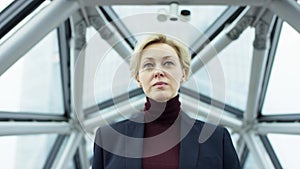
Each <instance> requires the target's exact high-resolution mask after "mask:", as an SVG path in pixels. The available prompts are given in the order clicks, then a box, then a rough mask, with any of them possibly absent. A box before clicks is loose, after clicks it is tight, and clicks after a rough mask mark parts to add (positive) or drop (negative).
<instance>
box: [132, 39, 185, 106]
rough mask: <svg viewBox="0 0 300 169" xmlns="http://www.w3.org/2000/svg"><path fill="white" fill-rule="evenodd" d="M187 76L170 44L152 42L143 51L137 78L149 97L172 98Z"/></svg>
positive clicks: (164, 100)
mask: <svg viewBox="0 0 300 169" xmlns="http://www.w3.org/2000/svg"><path fill="white" fill-rule="evenodd" d="M185 78H186V73H185V70H184V68H182V66H181V63H180V60H179V57H178V55H177V53H176V51H175V50H174V48H172V47H171V46H169V45H168V44H165V43H155V44H151V45H149V46H147V47H146V48H145V49H144V50H143V51H142V53H141V62H140V67H139V73H138V76H137V77H136V80H137V81H138V83H139V84H140V85H141V87H142V88H143V90H144V93H145V94H146V95H147V96H148V97H149V98H151V99H153V100H155V101H158V102H166V101H168V100H170V99H171V98H173V97H175V96H176V95H177V94H178V89H179V87H180V83H181V82H182V81H183V80H185Z"/></svg>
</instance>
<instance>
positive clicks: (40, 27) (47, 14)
mask: <svg viewBox="0 0 300 169" xmlns="http://www.w3.org/2000/svg"><path fill="white" fill-rule="evenodd" d="M78 8H79V5H78V2H77V1H68V0H60V1H53V2H51V3H50V4H49V6H47V7H45V8H44V9H42V10H41V11H40V12H39V13H38V14H37V15H35V16H34V17H33V18H32V19H31V20H29V21H28V22H27V23H26V24H25V25H23V26H22V27H21V28H20V29H19V31H17V32H15V33H14V34H13V35H12V36H11V37H10V38H9V39H7V40H6V41H5V42H4V43H3V44H2V45H1V46H0V75H2V74H3V73H4V72H5V71H6V70H7V69H8V68H9V67H10V66H12V65H13V64H14V63H15V62H16V61H17V60H19V59H20V58H21V57H22V56H23V55H24V54H25V53H26V52H28V51H29V50H30V49H31V48H32V47H33V46H34V45H35V44H37V43H38V42H39V41H40V40H41V39H42V38H43V37H45V36H46V35H47V34H48V33H49V32H50V31H52V30H53V29H55V28H56V27H58V26H59V25H60V24H61V23H63V22H64V21H65V20H66V19H67V18H68V17H69V16H70V15H71V14H72V13H73V12H74V11H75V10H77V9H78Z"/></svg>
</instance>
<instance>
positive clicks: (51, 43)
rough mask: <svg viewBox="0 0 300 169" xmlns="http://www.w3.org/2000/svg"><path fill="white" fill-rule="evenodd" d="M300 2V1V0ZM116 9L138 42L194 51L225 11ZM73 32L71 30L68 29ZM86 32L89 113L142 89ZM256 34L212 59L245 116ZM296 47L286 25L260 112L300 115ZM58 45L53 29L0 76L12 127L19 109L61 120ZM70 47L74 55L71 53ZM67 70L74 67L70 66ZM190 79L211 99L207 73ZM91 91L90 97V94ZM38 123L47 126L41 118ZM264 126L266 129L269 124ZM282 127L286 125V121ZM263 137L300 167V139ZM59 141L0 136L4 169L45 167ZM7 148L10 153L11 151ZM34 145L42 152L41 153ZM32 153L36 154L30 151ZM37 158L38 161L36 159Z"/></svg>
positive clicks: (1, 5)
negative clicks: (168, 41) (161, 36)
mask: <svg viewBox="0 0 300 169" xmlns="http://www.w3.org/2000/svg"><path fill="white" fill-rule="evenodd" d="M45 2H46V1H45ZM52 2H53V1H51V3H52ZM12 3H14V0H0V12H1V11H3V10H5V8H6V7H8V6H9V5H10V4H12ZM48 3H50V1H48ZM298 3H300V1H299V0H298ZM46 6H47V5H45V3H44V6H43V5H40V8H42V7H46ZM112 8H113V9H114V10H115V12H116V13H117V14H118V16H119V17H120V18H121V20H122V21H123V23H124V24H125V26H126V27H127V28H128V30H129V31H130V32H131V33H132V34H133V35H134V36H135V38H136V39H140V38H142V37H143V36H144V35H145V34H147V33H149V32H161V33H165V34H167V35H169V36H173V37H176V38H178V39H180V40H182V41H184V42H185V43H186V45H188V46H191V45H193V44H194V43H195V41H196V40H197V39H198V38H199V37H201V36H202V35H203V33H204V32H206V30H207V29H208V28H210V26H211V25H212V24H213V23H214V22H215V21H216V19H218V18H219V17H220V16H221V15H222V13H223V12H224V11H225V10H226V9H227V6H180V7H179V11H181V10H184V9H187V10H190V11H191V20H190V21H189V22H186V21H183V20H181V19H180V18H179V19H178V20H177V21H171V20H166V21H159V20H158V19H157V16H158V15H157V12H158V11H162V10H164V11H167V12H168V11H169V6H167V5H164V6H161V5H160V6H112ZM36 11H38V10H35V11H34V12H32V13H31V15H28V16H27V17H28V18H29V19H30V18H31V17H33V15H37V14H38V13H37V12H36ZM27 21H28V19H27V18H25V19H23V21H21V22H20V23H19V25H17V26H15V27H14V29H12V30H10V32H8V33H7V34H6V35H5V37H4V38H2V39H1V40H0V45H1V43H5V40H6V39H9V38H10V36H11V35H12V34H14V32H15V31H17V30H18V29H22V25H23V24H26V23H27ZM70 33H74V32H72V30H71V32H70ZM87 34H88V35H87V40H88V43H87V46H86V63H85V64H86V68H90V67H93V68H95V69H93V70H87V71H86V72H85V73H86V74H85V79H84V83H91V84H92V85H93V88H89V87H90V85H89V84H88V85H87V84H85V85H84V87H85V88H84V90H85V91H84V108H88V107H90V106H95V103H102V102H105V101H107V100H109V99H111V98H113V97H116V96H118V95H121V94H123V93H126V92H128V91H131V90H133V89H136V88H137V84H136V83H135V82H134V81H132V79H130V77H129V70H128V64H127V63H126V62H125V60H124V59H123V58H121V57H120V56H119V54H118V53H117V52H116V51H115V50H114V49H113V48H112V47H111V46H110V45H109V44H108V43H107V42H106V41H105V40H103V39H102V38H101V37H100V36H99V35H98V34H97V32H96V31H95V30H93V28H88V30H87ZM60 36H61V35H60ZM254 37H255V32H254V29H253V28H248V29H246V30H245V31H244V32H243V33H242V35H241V36H240V37H239V39H237V40H236V41H233V42H232V43H231V44H230V45H228V46H227V47H226V48H225V49H224V50H222V51H221V52H220V53H219V54H218V56H217V57H216V58H214V59H219V61H220V62H221V66H222V69H223V72H224V77H225V80H226V82H225V83H226V102H225V103H226V104H229V105H230V106H233V107H234V108H238V109H241V110H243V111H244V110H245V108H246V103H247V97H248V88H249V86H248V85H249V77H250V69H251V60H252V55H253V49H252V48H253V45H252V43H253V39H254ZM60 38H62V37H60ZM65 40H69V39H65ZM299 44H300V35H299V32H297V31H295V30H294V29H293V28H292V27H291V26H290V25H289V24H288V23H285V22H284V23H283V26H282V30H281V33H280V37H279V42H278V47H277V50H276V54H275V57H274V63H273V66H272V70H271V74H270V79H269V83H268V86H267V90H266V96H265V100H264V104H263V109H262V114H263V115H274V114H275V115H282V114H286V115H287V114H300V104H299V100H300V88H299V86H300V78H299V77H300V76H299V75H298V74H299V72H300V67H299V63H300V59H299V52H300V51H299V48H298V46H299ZM59 47H60V46H59V38H58V34H57V30H56V29H54V30H53V31H51V32H50V33H49V34H48V35H47V36H45V37H44V38H43V40H41V41H40V42H39V43H37V45H36V46H35V47H33V48H32V50H30V51H29V52H27V53H26V54H25V53H24V57H22V58H21V59H20V60H19V61H18V62H16V63H15V64H14V65H13V66H12V67H11V68H10V69H8V70H7V71H6V72H5V73H4V74H3V75H1V77H0V93H1V96H0V100H1V101H0V113H2V114H4V116H5V113H3V112H11V114H12V116H11V117H12V118H11V119H12V121H14V122H15V123H18V122H19V121H15V119H14V115H15V113H14V112H17V113H27V112H33V113H40V114H48V113H50V114H52V115H62V114H63V113H64V104H63V103H64V100H63V99H64V97H63V94H64V92H63V91H62V84H64V83H66V82H64V81H62V77H61V74H62V73H64V72H61V71H62V69H61V66H65V65H62V63H61V60H60V53H59V50H60V49H59ZM66 50H68V51H71V52H73V51H72V49H69V48H68V49H66ZM100 54H104V57H103V58H100V59H99V58H97V57H102V56H103V55H100ZM97 59H99V62H95V60H97ZM208 64H209V63H208ZM66 69H68V70H69V67H67V68H66ZM71 73H72V72H71ZM191 78H192V79H194V80H195V81H196V82H197V83H198V86H199V88H198V89H197V90H196V92H199V93H201V94H204V95H207V96H209V97H212V96H213V95H212V91H211V82H210V77H209V72H208V70H206V69H205V67H204V68H203V69H201V70H199V71H198V72H195V74H194V75H193V76H192V77H191ZM68 85H70V84H68ZM185 85H188V84H185ZM217 87H218V86H217ZM89 90H92V92H87V91H89ZM87 93H89V94H92V95H87ZM70 94H72V92H70ZM69 113H74V112H69ZM72 115H73V114H72ZM29 118H30V117H29ZM20 122H24V121H20ZM37 122H39V123H43V122H41V121H37ZM298 122H299V121H298ZM298 122H295V123H296V124H297V123H298ZM1 123H3V124H7V121H1ZM49 123H51V122H49ZM258 123H259V122H258ZM265 123H266V124H268V122H265ZM272 123H273V122H272ZM285 123H287V125H288V122H285ZM293 123H294V122H293ZM274 124H282V122H281V121H279V122H278V121H276V122H274ZM70 125H73V124H70ZM245 125H248V124H245ZM72 127H73V126H72ZM76 127H78V126H76ZM243 127H245V126H243ZM246 127H247V126H246ZM243 129H245V128H242V129H241V131H237V133H239V134H244V133H242V132H246V131H244V130H243ZM245 134H247V133H245ZM258 134H259V133H258ZM292 134H294V135H292ZM263 135H266V136H267V138H268V140H269V141H270V143H271V145H272V147H273V149H274V151H275V153H276V155H277V157H278V159H279V161H280V163H281V165H282V167H283V168H288V169H292V168H295V167H297V166H298V163H297V162H298V161H297V153H298V152H299V151H300V149H299V141H300V138H299V135H296V134H295V133H291V134H285V135H284V134H276V133H273V134H272V133H268V134H263ZM56 138H57V134H45V135H41V134H37V135H30V134H23V135H21V136H19V135H17V136H6V135H2V136H1V137H0V147H1V148H0V149H1V150H3V151H2V153H1V157H3V158H2V159H4V160H5V163H4V164H3V165H4V167H6V168H20V167H25V168H26V167H27V168H34V167H38V168H42V166H43V165H44V164H45V162H46V161H47V160H48V159H47V158H48V157H49V156H48V155H49V154H50V153H51V148H52V146H53V145H54V144H55V139H56ZM34 142H38V144H37V145H35V144H33V143H34ZM88 144H89V146H91V145H92V144H91V143H88ZM7 145H10V146H9V147H12V148H8V147H7ZM287 145H289V146H287ZM64 146H65V144H63V145H61V147H62V150H61V151H63V147H64ZM33 147H38V149H34V148H33ZM290 147H293V148H290ZM31 150H34V151H33V152H32V153H31ZM28 152H30V153H31V154H30V153H28ZM87 152H88V153H87V155H88V156H89V157H91V156H92V150H91V149H90V147H89V148H88V150H87ZM27 154H30V156H29V157H30V160H28V158H27ZM253 155H254V154H252V153H251V152H250V153H249V156H248V158H247V160H246V165H245V166H244V168H258V167H259V166H256V165H258V164H256V161H255V160H254V159H253ZM37 157H38V158H37ZM36 159H39V160H37V161H36ZM16 161H21V163H20V164H21V166H20V164H17V163H15V162H16ZM22 161H24V163H23V162H22ZM69 165H70V166H69V168H78V164H75V163H73V161H72V162H71V163H70V164H69Z"/></svg>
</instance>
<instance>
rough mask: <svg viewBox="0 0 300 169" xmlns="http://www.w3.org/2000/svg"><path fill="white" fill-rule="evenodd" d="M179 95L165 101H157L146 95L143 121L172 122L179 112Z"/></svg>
mask: <svg viewBox="0 0 300 169" xmlns="http://www.w3.org/2000/svg"><path fill="white" fill-rule="evenodd" d="M180 105H181V103H180V101H179V95H177V96H175V97H173V98H172V99H170V100H168V101H167V102H163V103H161V102H157V101H155V100H153V99H151V98H148V97H147V102H146V103H145V107H144V112H145V122H146V123H149V122H150V123H173V122H174V121H175V120H176V118H177V117H178V115H179V112H180Z"/></svg>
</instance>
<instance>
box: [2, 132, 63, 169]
mask: <svg viewBox="0 0 300 169" xmlns="http://www.w3.org/2000/svg"><path fill="white" fill-rule="evenodd" d="M56 136H57V135H56V134H49V135H46V134H43V135H26V136H1V137H0V150H1V151H0V159H1V168H3V169H19V168H24V169H33V168H43V166H44V164H45V162H46V160H47V157H48V154H49V152H50V150H51V148H52V146H53V144H54V142H55V139H56Z"/></svg>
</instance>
